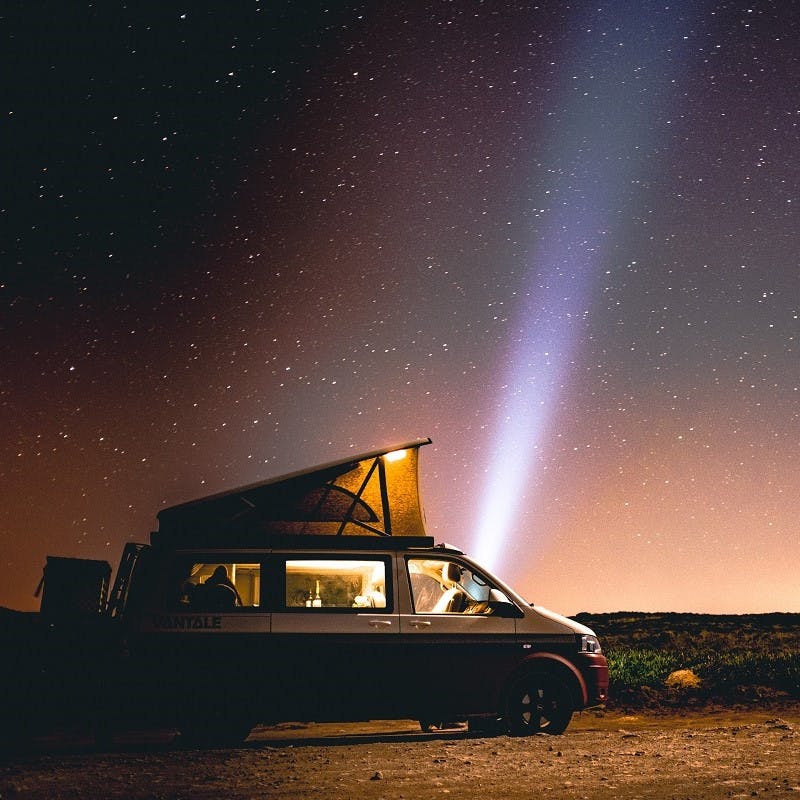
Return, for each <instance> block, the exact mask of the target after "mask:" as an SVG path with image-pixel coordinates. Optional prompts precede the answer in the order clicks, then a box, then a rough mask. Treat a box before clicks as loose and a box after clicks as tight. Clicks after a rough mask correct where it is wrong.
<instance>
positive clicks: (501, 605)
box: [489, 589, 524, 619]
mask: <svg viewBox="0 0 800 800" xmlns="http://www.w3.org/2000/svg"><path fill="white" fill-rule="evenodd" d="M489 608H490V609H491V613H492V616H495V617H502V618H503V619H519V618H520V617H523V616H524V614H523V613H522V612H521V611H520V610H519V609H518V608H517V607H516V606H515V605H514V604H513V603H512V602H511V601H510V600H509V599H508V598H507V597H506V596H505V594H503V592H501V591H500V590H499V589H492V590H491V591H490V592H489Z"/></svg>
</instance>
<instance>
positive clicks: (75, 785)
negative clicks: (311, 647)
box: [0, 707, 800, 800]
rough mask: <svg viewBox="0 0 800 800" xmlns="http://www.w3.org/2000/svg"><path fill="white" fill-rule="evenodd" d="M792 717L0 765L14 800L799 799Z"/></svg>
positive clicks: (270, 744)
mask: <svg viewBox="0 0 800 800" xmlns="http://www.w3.org/2000/svg"><path fill="white" fill-rule="evenodd" d="M798 753H800V707H789V708H783V709H780V710H779V711H777V712H776V711H770V712H765V711H763V710H762V711H731V710H706V711H703V712H700V711H693V712H692V713H690V714H689V713H687V714H677V713H671V714H650V715H634V714H627V715H626V714H622V713H614V714H604V715H599V714H596V713H590V712H587V713H584V714H582V715H580V716H576V718H575V719H574V721H573V723H572V725H571V726H570V727H569V729H568V730H567V732H566V733H565V734H564V735H563V736H556V737H552V736H545V735H537V736H533V737H531V738H525V739H515V738H510V737H507V736H495V737H486V736H481V735H477V734H472V733H469V732H466V731H440V732H433V733H422V732H421V731H419V728H418V727H417V726H416V725H415V724H414V723H413V722H411V721H407V722H382V723H370V724H362V725H341V724H326V725H281V726H276V727H274V728H258V729H256V730H255V731H254V732H253V734H251V736H250V738H249V739H248V741H247V742H246V743H245V744H244V745H242V746H241V747H238V748H229V749H206V750H201V749H193V748H189V747H181V745H180V744H179V743H176V742H174V741H171V739H170V737H169V736H167V735H166V734H163V733H162V734H158V735H156V734H152V733H151V734H139V735H136V736H134V735H128V736H127V737H123V738H119V739H118V740H117V742H116V743H115V746H114V748H113V749H108V750H105V751H103V752H99V751H97V750H94V749H92V748H91V746H90V745H89V743H88V742H86V741H81V740H79V739H76V738H74V737H64V736H61V737H53V738H50V739H48V740H42V741H39V742H37V743H36V744H35V746H34V747H33V748H32V749H29V750H28V751H27V752H22V753H17V754H6V755H5V756H4V757H3V759H2V761H0V800H8V799H9V798H31V799H34V798H35V799H36V800H39V799H40V798H41V800H44V799H45V798H48V799H49V798H153V799H154V800H155V799H156V798H163V799H164V800H167V799H169V800H178V798H203V799H205V798H215V800H216V799H217V798H308V799H309V800H334V799H335V800H342V799H344V798H358V800H378V799H379V798H385V800H394V799H395V798H397V799H399V798H408V800H416V798H426V800H428V799H429V798H436V797H448V796H456V797H461V798H467V797H469V798H476V797H480V798H487V799H488V798H503V799H504V800H515V799H516V798H520V799H521V798H525V800H530V798H536V797H546V798H553V800H558V799H560V798H659V800H660V799H662V798H665V799H666V798H731V797H762V796H766V797H772V796H784V795H791V794H793V793H797V796H798V797H800V757H798Z"/></svg>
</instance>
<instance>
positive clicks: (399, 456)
mask: <svg viewBox="0 0 800 800" xmlns="http://www.w3.org/2000/svg"><path fill="white" fill-rule="evenodd" d="M405 457H406V451H405V450H392V452H391V453H386V454H385V455H384V458H385V459H386V460H387V461H389V462H391V461H402V460H403V459H404V458H405Z"/></svg>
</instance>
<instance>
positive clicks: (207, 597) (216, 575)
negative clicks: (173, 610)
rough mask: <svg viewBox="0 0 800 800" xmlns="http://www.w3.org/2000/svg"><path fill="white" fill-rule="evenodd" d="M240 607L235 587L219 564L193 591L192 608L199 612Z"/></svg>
mask: <svg viewBox="0 0 800 800" xmlns="http://www.w3.org/2000/svg"><path fill="white" fill-rule="evenodd" d="M241 605H242V598H241V597H240V596H239V592H238V591H236V586H235V585H234V583H233V581H232V580H231V579H230V578H229V577H228V570H227V568H226V567H225V565H224V564H220V565H219V566H218V567H217V568H216V569H215V570H214V572H213V573H211V576H210V577H209V578H208V580H206V582H205V583H201V584H200V585H199V586H197V588H196V589H195V590H194V595H193V597H192V606H193V607H194V608H196V609H198V610H200V611H228V610H230V609H232V608H235V607H236V606H241Z"/></svg>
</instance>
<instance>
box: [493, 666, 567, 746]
mask: <svg viewBox="0 0 800 800" xmlns="http://www.w3.org/2000/svg"><path fill="white" fill-rule="evenodd" d="M572 710H573V709H572V702H571V700H570V696H569V691H568V690H567V687H566V686H565V685H564V684H563V683H562V682H561V681H560V680H558V678H554V677H553V676H551V675H547V674H545V673H541V672H532V673H530V674H528V675H523V676H522V677H520V678H518V679H517V680H516V681H514V682H513V683H512V684H511V686H510V687H509V690H508V692H507V694H506V703H505V715H504V719H505V723H506V729H507V730H508V732H509V733H510V734H511V735H512V736H531V735H533V734H534V733H549V734H552V735H557V734H559V733H564V731H565V730H566V729H567V725H569V722H570V720H571V719H572Z"/></svg>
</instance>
